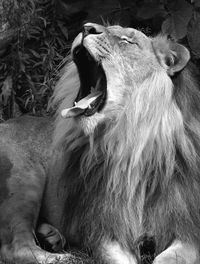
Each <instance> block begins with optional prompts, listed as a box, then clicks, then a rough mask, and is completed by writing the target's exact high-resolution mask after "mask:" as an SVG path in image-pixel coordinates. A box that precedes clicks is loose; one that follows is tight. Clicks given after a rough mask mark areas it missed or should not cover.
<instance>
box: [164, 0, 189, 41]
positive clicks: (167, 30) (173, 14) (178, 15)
mask: <svg viewBox="0 0 200 264" xmlns="http://www.w3.org/2000/svg"><path fill="white" fill-rule="evenodd" d="M168 9H169V16H168V18H167V19H166V20H165V21H164V22H163V24H162V32H163V33H164V34H167V35H170V36H171V37H173V38H174V39H175V40H179V39H182V38H184V37H185V36H186V34H187V26H188V23H189V21H190V19H191V17H192V11H193V7H192V5H191V4H189V3H188V2H186V1H185V0H176V1H174V2H173V3H172V4H171V5H170V6H169V7H168Z"/></svg>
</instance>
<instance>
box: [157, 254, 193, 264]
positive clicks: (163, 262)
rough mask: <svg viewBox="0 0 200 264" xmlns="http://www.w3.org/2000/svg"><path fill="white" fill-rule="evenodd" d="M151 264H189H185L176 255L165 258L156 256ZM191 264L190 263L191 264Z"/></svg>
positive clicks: (183, 260)
mask: <svg viewBox="0 0 200 264" xmlns="http://www.w3.org/2000/svg"><path fill="white" fill-rule="evenodd" d="M153 264H190V263H187V262H186V260H185V259H184V258H183V257H181V256H178V255H175V254H174V255H170V254H169V255H166V256H158V257H156V258H155V260H154V262H153ZM191 264H192V263H191Z"/></svg>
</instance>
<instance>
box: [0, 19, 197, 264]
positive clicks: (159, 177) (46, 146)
mask: <svg viewBox="0 0 200 264" xmlns="http://www.w3.org/2000/svg"><path fill="white" fill-rule="evenodd" d="M86 27H88V29H87V32H88V31H89V30H90V29H91V28H92V29H93V30H92V33H91V34H80V35H79V36H78V37H77V38H76V39H75V41H74V43H73V46H72V51H73V50H74V49H75V48H76V47H77V46H78V45H80V44H81V43H82V44H83V45H84V47H85V48H86V49H87V50H88V52H89V53H90V54H91V56H92V57H93V58H94V59H95V60H96V61H97V63H100V64H101V65H102V68H103V70H104V72H105V75H106V79H107V99H106V102H105V106H104V108H103V109H102V111H101V112H99V113H95V114H94V115H93V116H90V117H86V116H84V115H81V116H77V117H75V118H71V119H64V118H62V117H61V115H60V113H61V111H62V110H63V109H64V108H68V107H72V106H73V103H74V100H75V98H76V96H77V93H78V90H79V87H80V79H79V74H78V70H77V67H76V65H75V64H74V62H73V61H72V62H70V63H69V64H68V65H67V66H66V68H65V69H64V74H63V76H62V77H61V79H60V81H59V83H58V85H57V87H56V89H55V92H54V97H53V100H54V106H55V107H56V108H57V115H56V119H55V121H54V125H53V120H46V119H43V118H42V119H38V118H33V117H32V118H30V117H25V118H21V119H17V120H15V121H9V122H8V123H5V124H2V125H1V126H0V132H1V138H0V139H1V141H0V146H1V152H2V153H1V156H0V158H1V159H0V161H1V168H0V169H1V174H0V176H1V185H0V187H1V190H2V191H4V192H5V193H4V192H1V193H0V209H1V210H0V242H1V250H0V256H1V257H2V258H4V259H5V260H7V261H8V260H9V261H13V260H14V261H17V262H18V263H22V260H23V261H24V262H25V263H28V262H29V263H30V262H39V263H52V261H55V260H56V259H57V258H58V257H59V258H62V257H64V260H65V261H66V262H67V263H70V258H71V255H69V254H50V253H47V252H46V251H45V250H41V249H40V248H39V247H38V246H36V242H35V230H36V229H37V226H38V222H41V221H42V219H43V220H45V222H47V223H48V224H44V225H41V226H39V233H40V235H42V236H44V239H45V238H46V239H47V241H48V242H49V243H50V244H51V245H52V246H53V247H52V248H57V245H58V244H57V242H59V241H58V240H57V239H58V237H60V233H59V231H60V232H61V233H62V234H63V235H64V236H65V238H66V240H68V241H70V240H71V241H72V242H75V243H79V245H81V246H82V247H84V248H89V249H90V250H91V252H93V256H94V257H95V258H98V259H99V258H100V259H101V260H102V259H103V261H105V262H106V263H112V264H118V263H120V264H121V263H122V262H123V264H130V263H131V264H132V263H136V260H135V257H134V254H138V250H137V249H138V247H139V244H140V242H141V240H143V238H144V237H153V239H154V240H155V244H156V255H157V254H159V253H161V252H162V251H163V250H165V249H166V248H167V247H168V246H170V244H172V246H171V247H169V248H168V249H169V250H168V251H164V254H163V255H164V257H165V258H166V259H168V257H169V254H168V252H170V254H171V255H172V256H173V254H174V252H175V256H176V253H177V252H176V250H177V248H178V249H180V248H181V251H179V252H184V254H185V255H187V256H186V257H185V258H184V259H187V260H188V261H186V262H187V264H194V263H195V262H194V261H191V259H192V258H191V257H190V256H191V255H192V254H193V259H194V260H196V249H197V251H198V250H199V245H200V210H199V209H200V208H199V207H200V206H199V204H200V160H199V156H200V153H199V151H200V138H199V137H200V132H199V131H200V103H199V102H200V92H199V89H198V87H199V84H198V83H197V78H196V76H195V69H194V68H193V67H192V68H190V67H189V65H188V64H187V62H188V60H189V52H188V50H187V49H186V48H184V47H183V46H181V45H179V44H177V43H173V42H171V41H169V40H167V39H166V38H165V37H163V36H158V37H155V38H149V37H147V36H145V35H144V34H143V33H141V32H139V31H137V30H134V29H130V28H121V27H119V26H110V27H107V28H105V27H102V26H100V25H96V24H89V25H88V24H86ZM52 133H53V136H52ZM52 137H53V140H52ZM24 139H26V140H24ZM50 145H51V146H50ZM39 210H40V215H39V214H38V213H39ZM40 217H41V218H40ZM49 224H51V225H49ZM52 226H55V227H56V228H53V227H52ZM52 230H53V233H54V238H55V239H54V241H53V242H52V241H51V235H50V234H49V231H52ZM49 238H50V239H49ZM63 241H64V239H61V241H60V242H63ZM174 241H175V242H174ZM51 242H52V243H51ZM60 244H61V246H62V244H63V243H60ZM60 244H59V245H60ZM185 249H189V250H188V251H187V250H185ZM189 251H190V252H189ZM33 253H34V254H33ZM115 253H116V254H115ZM113 254H114V255H115V256H113ZM180 254H182V253H180ZM138 255H139V254H138ZM171 255H170V256H171ZM118 256H119V257H118ZM159 256H161V257H160V258H157V260H156V262H155V263H159V264H160V263H162V264H168V263H169V262H168V260H167V261H163V258H162V254H161V255H159ZM159 256H158V257H159ZM160 259H161V260H160ZM45 261H47V262H45ZM105 262H103V263H105ZM170 263H173V264H174V263H177V262H176V258H175V259H173V260H172V262H170Z"/></svg>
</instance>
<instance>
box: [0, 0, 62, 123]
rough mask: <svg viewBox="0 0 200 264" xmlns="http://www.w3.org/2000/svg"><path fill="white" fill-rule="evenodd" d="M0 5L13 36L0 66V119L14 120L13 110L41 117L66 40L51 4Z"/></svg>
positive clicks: (38, 0)
mask: <svg viewBox="0 0 200 264" xmlns="http://www.w3.org/2000/svg"><path fill="white" fill-rule="evenodd" d="M4 3H6V4H4ZM3 4H4V10H6V11H7V14H6V15H7V23H8V27H9V29H10V30H13V29H14V30H15V36H14V40H13V42H12V45H11V46H10V47H9V49H8V51H7V53H6V55H5V56H4V58H3V59H2V60H1V62H0V71H1V78H0V81H1V84H2V88H1V89H2V92H1V95H0V101H1V102H2V103H1V106H2V107H1V108H3V114H2V117H3V118H6V117H12V116H16V107H17V106H19V109H20V111H22V112H30V113H33V114H38V115H40V114H45V112H44V110H46V108H47V102H48V98H49V96H50V95H51V93H52V88H53V86H54V82H55V76H56V74H57V68H58V66H59V64H60V63H62V61H63V59H64V57H65V55H66V52H67V51H66V49H67V45H66V42H67V36H66V34H65V35H64V34H63V31H62V25H61V24H59V22H58V21H57V19H56V13H55V4H54V1H52V0H46V1H43V0H28V1H27V0H9V1H8V0H4V2H3ZM7 31H8V30H7ZM64 32H66V31H64ZM17 108H18V107H17Z"/></svg>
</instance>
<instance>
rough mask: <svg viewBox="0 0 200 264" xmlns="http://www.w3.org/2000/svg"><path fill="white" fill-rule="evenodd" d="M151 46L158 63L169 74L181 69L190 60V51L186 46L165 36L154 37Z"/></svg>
mask: <svg viewBox="0 0 200 264" xmlns="http://www.w3.org/2000/svg"><path fill="white" fill-rule="evenodd" d="M153 48H154V51H155V53H156V56H157V58H158V60H159V62H160V64H161V65H162V66H164V67H165V68H166V69H167V72H168V74H169V75H174V73H176V72H178V71H181V70H182V69H183V68H184V67H185V66H186V64H187V63H188V61H189V60H190V52H189V50H188V49H187V48H185V47H184V46H183V45H181V44H178V43H176V42H173V41H171V40H168V39H167V38H166V37H157V38H155V39H154V40H153Z"/></svg>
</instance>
